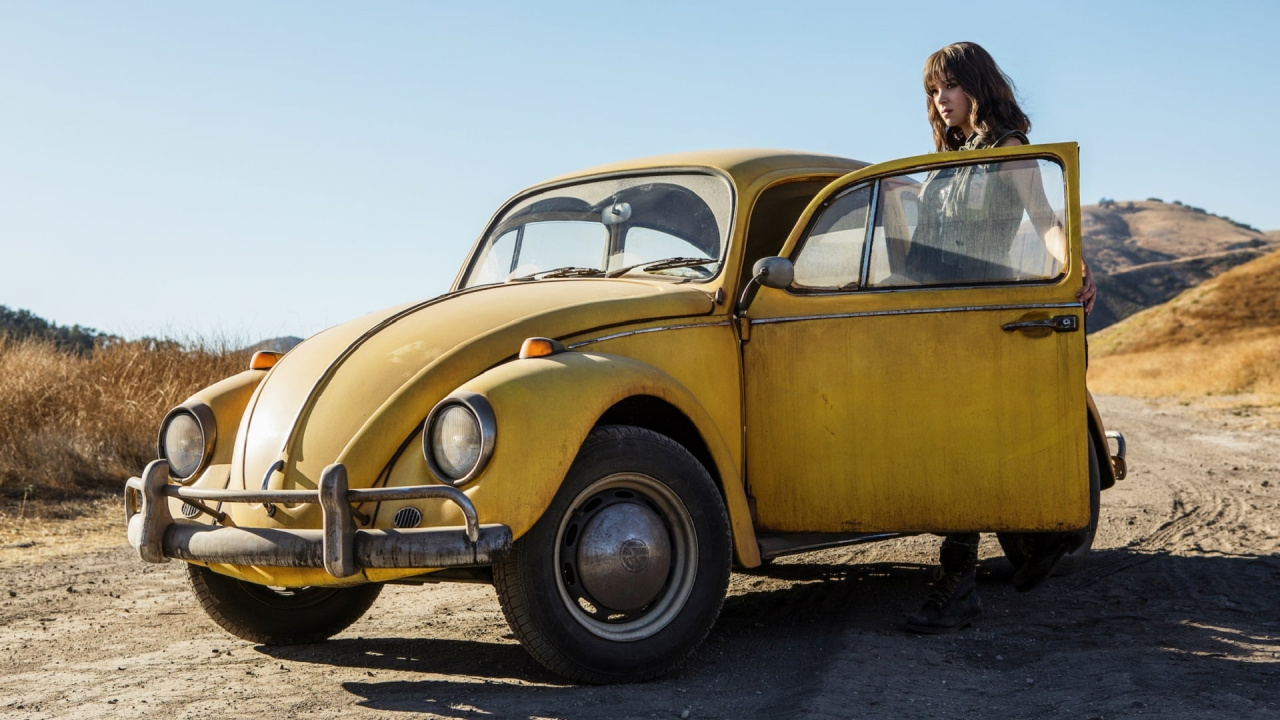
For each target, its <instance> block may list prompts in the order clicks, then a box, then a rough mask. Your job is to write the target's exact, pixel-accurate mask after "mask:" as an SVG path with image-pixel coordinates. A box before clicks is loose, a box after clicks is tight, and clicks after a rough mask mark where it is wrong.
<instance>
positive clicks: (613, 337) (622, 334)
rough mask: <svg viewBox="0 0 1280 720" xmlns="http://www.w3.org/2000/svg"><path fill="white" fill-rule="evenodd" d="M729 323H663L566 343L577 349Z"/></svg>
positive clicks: (572, 348) (571, 348)
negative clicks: (634, 337) (647, 335)
mask: <svg viewBox="0 0 1280 720" xmlns="http://www.w3.org/2000/svg"><path fill="white" fill-rule="evenodd" d="M728 325H729V321H728V320H725V321H723V322H715V323H689V324H687V325H663V326H662V327H654V328H641V329H639V330H627V331H625V332H620V333H614V334H612V335H601V336H600V337H598V338H592V339H590V340H583V341H582V342H576V343H572V344H570V345H566V346H565V347H566V348H568V349H570V350H577V349H578V348H580V347H582V346H584V345H590V344H591V343H597V342H602V341H604V340H616V339H618V338H622V337H628V336H630V335H644V334H645V333H653V332H662V331H663V330H686V329H688V328H699V327H727V326H728Z"/></svg>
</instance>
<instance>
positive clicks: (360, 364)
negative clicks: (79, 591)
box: [230, 279, 714, 524]
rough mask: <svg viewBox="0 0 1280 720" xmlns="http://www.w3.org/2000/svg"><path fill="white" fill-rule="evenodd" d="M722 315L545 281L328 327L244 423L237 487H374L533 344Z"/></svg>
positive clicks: (599, 283)
mask: <svg viewBox="0 0 1280 720" xmlns="http://www.w3.org/2000/svg"><path fill="white" fill-rule="evenodd" d="M713 307H714V304H713V302H712V300H711V299H710V298H709V297H708V295H707V293H706V292H704V291H702V290H699V289H696V288H694V287H690V286H687V285H676V284H662V283H656V282H643V281H632V280H626V279H611V280H593V279H572V280H541V281H536V282H528V283H518V284H517V283H511V284H504V285H493V286H487V287H482V288H475V289H472V290H466V291H462V292H457V293H451V294H448V295H442V296H440V297H438V298H435V299H433V300H428V301H425V302H422V303H416V304H412V305H404V306H400V307H395V308H390V309H387V310H384V311H381V312H377V313H373V314H370V315H367V316H365V317H362V318H358V319H356V320H352V321H350V322H348V323H344V324H342V325H338V326H335V327H332V328H329V329H328V330H325V331H323V332H321V333H318V334H317V335H315V336H313V337H311V338H309V339H307V340H306V341H305V342H303V343H302V344H300V345H298V346H297V347H295V348H293V349H292V350H291V351H289V353H288V354H286V355H285V356H284V357H282V358H280V361H279V362H278V363H277V364H276V366H275V367H274V368H272V369H271V371H270V372H269V374H268V375H267V377H266V378H265V379H264V380H263V382H262V384H261V385H260V387H259V389H258V391H257V393H256V395H255V396H254V398H253V400H252V401H251V403H250V406H249V408H248V409H247V410H246V412H245V415H244V417H243V419H242V420H241V424H240V431H239V432H238V433H237V439H236V448H235V453H234V456H233V459H232V473H231V483H230V486H231V487H247V488H251V489H252V488H258V487H261V484H262V479H263V476H264V475H265V473H266V472H267V470H268V469H269V468H270V467H272V465H273V464H275V463H276V462H277V460H283V461H284V467H283V469H282V470H281V471H279V472H275V473H274V474H273V476H272V478H271V479H270V481H269V483H268V487H273V488H312V487H315V486H316V483H317V482H318V480H319V477H320V472H321V471H322V470H323V469H324V468H325V466H327V465H329V464H330V463H334V462H344V463H346V465H347V471H348V476H349V478H350V482H351V485H352V486H353V487H361V486H364V487H367V486H370V485H372V484H374V483H375V482H376V480H377V475H378V474H379V473H380V472H381V471H382V470H383V468H384V467H385V466H386V463H387V462H388V461H389V460H390V459H391V457H392V455H393V454H395V452H396V451H397V450H398V449H399V448H400V447H401V446H402V445H403V443H405V442H406V441H407V440H408V439H409V438H411V437H412V435H413V433H414V431H415V429H416V428H417V427H418V425H420V424H421V422H422V421H423V419H425V418H426V415H427V413H428V412H430V410H431V408H432V407H434V406H435V404H436V403H437V402H439V401H440V400H441V399H442V398H443V397H444V396H446V395H447V394H449V393H450V392H452V391H453V390H454V389H455V388H457V387H458V386H459V385H461V384H462V383H464V382H466V381H467V380H469V379H471V378H472V377H474V376H475V375H477V374H479V373H481V372H483V371H485V370H486V369H488V368H490V367H492V366H494V365H495V364H498V363H500V362H502V361H504V360H507V359H510V358H512V357H513V356H515V355H516V354H517V352H518V351H519V349H520V344H521V342H522V341H523V340H524V339H525V338H527V337H534V336H545V337H552V338H566V337H570V336H573V335H575V334H578V333H582V332H587V331H590V330H592V329H595V328H602V327H612V326H618V325H623V324H627V323H634V322H641V321H645V320H653V319H660V318H671V317H682V316H694V315H703V314H706V313H709V312H711V310H712V308H713ZM286 442H287V444H288V449H287V451H286V452H282V450H283V449H284V448H285V446H286ZM286 524H287V521H286Z"/></svg>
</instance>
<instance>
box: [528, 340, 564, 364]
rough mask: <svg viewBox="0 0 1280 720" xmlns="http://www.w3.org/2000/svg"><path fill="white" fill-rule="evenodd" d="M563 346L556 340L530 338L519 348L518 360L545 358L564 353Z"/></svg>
mask: <svg viewBox="0 0 1280 720" xmlns="http://www.w3.org/2000/svg"><path fill="white" fill-rule="evenodd" d="M564 350H565V348H564V345H563V344H561V343H560V342H559V341H557V340H552V339H551V338H544V337H531V338H528V339H526V340H525V341H524V344H523V345H521V346H520V359H521V360H525V359H528V358H536V357H547V356H548V355H555V354H556V353H562V352H564Z"/></svg>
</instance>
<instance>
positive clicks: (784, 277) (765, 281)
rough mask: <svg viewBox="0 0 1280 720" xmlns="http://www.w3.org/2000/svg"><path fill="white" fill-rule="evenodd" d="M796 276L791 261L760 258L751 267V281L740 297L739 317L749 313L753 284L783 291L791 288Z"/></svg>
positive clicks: (781, 258)
mask: <svg viewBox="0 0 1280 720" xmlns="http://www.w3.org/2000/svg"><path fill="white" fill-rule="evenodd" d="M795 276H796V268H795V266H794V265H792V264H791V261H790V260H788V259H786V258H784V257H766V258H760V259H759V260H757V261H756V264H755V265H752V266H751V279H750V280H748V281H747V284H746V285H744V286H743V288H742V295H740V296H739V297H738V306H737V308H735V310H736V311H737V313H738V315H740V316H744V315H746V312H747V298H748V297H749V295H750V293H751V285H752V283H759V284H760V285H763V286H764V287H770V288H775V289H781V288H784V287H790V285H791V281H792V280H793V279H794V278H795Z"/></svg>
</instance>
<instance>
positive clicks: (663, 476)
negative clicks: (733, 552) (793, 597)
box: [494, 425, 730, 683]
mask: <svg viewBox="0 0 1280 720" xmlns="http://www.w3.org/2000/svg"><path fill="white" fill-rule="evenodd" d="M729 562H730V538H729V519H728V515H727V514H726V512H725V508H724V502H723V500H722V499H721V497H720V493H719V491H718V489H717V488H716V486H715V483H714V481H712V479H711V477H710V476H709V475H708V474H707V471H706V469H705V468H704V467H703V466H702V465H701V464H700V463H699V462H698V461H697V460H696V459H695V458H694V457H693V456H692V455H691V454H690V453H689V452H688V451H687V450H686V449H685V448H683V447H682V446H680V445H679V444H678V443H676V442H675V441H673V440H671V439H670V438H667V437H665V436H663V435H659V434H657V433H654V432H651V431H649V430H644V429H641V428H636V427H630V426H620V425H619V426H605V427H602V428H597V429H596V430H593V431H592V432H591V434H590V435H589V436H588V437H587V440H586V442H585V443H583V446H582V449H581V450H580V451H579V453H578V457H577V458H576V459H575V460H574V462H573V466H572V467H571V468H570V469H569V473H568V475H567V476H566V477H565V481H564V484H563V485H562V486H561V488H560V491H559V493H557V495H556V497H555V499H554V500H553V501H552V503H551V505H550V507H549V508H548V509H547V511H546V512H545V513H544V514H543V516H542V518H541V519H539V520H538V522H537V524H535V525H534V527H533V528H532V529H530V530H529V532H527V533H526V534H525V535H524V536H522V537H521V538H520V539H519V540H517V541H515V543H514V544H513V545H512V547H511V551H510V552H509V553H507V555H506V556H505V557H504V558H503V560H502V561H500V562H498V563H497V564H496V565H495V566H494V586H495V587H496V588H497V591H498V599H499V601H500V602H501V605H502V611H503V614H505V615H506V618H507V622H508V623H509V624H510V625H511V628H512V630H513V631H514V632H515V634H516V636H517V637H518V638H519V639H520V642H521V644H523V645H524V647H525V649H526V650H528V651H529V653H530V654H531V655H533V657H534V658H535V659H537V660H538V662H540V663H542V664H543V665H544V666H545V667H547V668H548V669H549V670H551V671H553V672H556V673H559V674H561V675H564V676H565V677H568V678H570V679H572V680H577V681H581V682H591V683H609V682H634V681H641V680H648V679H651V678H654V677H657V676H659V675H661V674H663V673H665V672H666V671H668V670H670V669H671V668H673V667H675V666H676V665H678V664H680V662H682V661H683V660H684V659H685V658H687V657H688V656H689V655H690V654H692V653H693V651H694V650H695V649H696V648H697V647H698V645H699V644H701V642H702V640H703V639H704V638H705V637H706V636H707V633H708V632H709V631H710V630H711V626H712V625H713V624H714V623H715V620H716V617H717V616H718V615H719V613H720V606H721V604H722V603H723V602H724V595H725V590H726V589H727V587H728V582H729Z"/></svg>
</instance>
